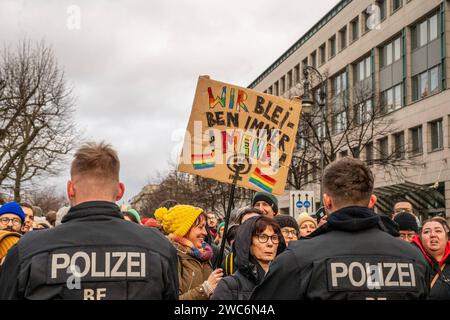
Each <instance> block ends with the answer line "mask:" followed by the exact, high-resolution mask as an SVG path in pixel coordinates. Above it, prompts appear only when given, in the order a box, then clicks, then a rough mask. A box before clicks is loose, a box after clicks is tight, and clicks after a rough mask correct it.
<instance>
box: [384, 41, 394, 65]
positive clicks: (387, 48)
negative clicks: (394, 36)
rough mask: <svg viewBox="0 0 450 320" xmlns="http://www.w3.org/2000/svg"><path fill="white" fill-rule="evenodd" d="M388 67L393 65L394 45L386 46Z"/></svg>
mask: <svg viewBox="0 0 450 320" xmlns="http://www.w3.org/2000/svg"><path fill="white" fill-rule="evenodd" d="M385 61H386V66H388V65H390V64H391V63H392V43H389V44H388V45H387V46H386V60H385Z"/></svg>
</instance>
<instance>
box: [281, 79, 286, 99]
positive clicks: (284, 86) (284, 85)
mask: <svg viewBox="0 0 450 320" xmlns="http://www.w3.org/2000/svg"><path fill="white" fill-rule="evenodd" d="M285 90H286V80H285V77H284V76H283V77H282V78H281V79H280V95H282V94H283V93H284V91H285Z"/></svg>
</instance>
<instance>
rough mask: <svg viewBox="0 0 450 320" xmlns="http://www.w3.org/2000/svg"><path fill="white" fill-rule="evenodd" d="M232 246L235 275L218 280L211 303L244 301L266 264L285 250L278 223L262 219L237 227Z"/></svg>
mask: <svg viewBox="0 0 450 320" xmlns="http://www.w3.org/2000/svg"><path fill="white" fill-rule="evenodd" d="M234 246H235V252H236V261H235V270H236V272H235V273H234V274H233V275H231V276H227V277H225V278H222V280H220V282H219V283H218V285H217V287H216V290H215V291H214V294H213V295H212V296H211V300H248V299H249V298H250V295H251V293H252V291H253V289H254V288H255V287H256V286H257V285H258V284H259V283H261V281H262V280H263V278H264V276H265V274H266V273H267V271H268V270H269V265H270V262H272V261H273V259H274V258H275V256H276V255H278V254H279V253H281V252H282V251H284V249H285V248H286V245H285V244H284V238H283V235H282V234H281V230H280V226H279V225H278V223H276V222H275V221H274V220H273V219H270V218H267V217H264V216H258V217H253V218H250V219H249V220H247V221H246V222H244V223H243V224H242V225H241V226H239V229H238V232H237V235H236V239H235V242H234Z"/></svg>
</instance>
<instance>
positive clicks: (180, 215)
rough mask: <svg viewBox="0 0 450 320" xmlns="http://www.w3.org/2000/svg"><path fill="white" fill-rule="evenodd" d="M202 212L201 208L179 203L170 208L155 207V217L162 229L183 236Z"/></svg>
mask: <svg viewBox="0 0 450 320" xmlns="http://www.w3.org/2000/svg"><path fill="white" fill-rule="evenodd" d="M202 212H203V209H200V208H197V207H193V206H189V205H181V204H180V205H176V206H175V207H172V208H170V209H167V208H164V207H162V208H159V209H157V210H156V211H155V217H156V220H158V222H159V223H161V224H162V226H163V228H164V231H166V232H167V233H173V234H175V235H177V236H179V237H184V236H185V235H186V234H187V233H188V231H189V230H190V229H191V227H192V225H193V224H194V222H195V221H196V220H197V218H198V216H199V215H200V214H201V213H202Z"/></svg>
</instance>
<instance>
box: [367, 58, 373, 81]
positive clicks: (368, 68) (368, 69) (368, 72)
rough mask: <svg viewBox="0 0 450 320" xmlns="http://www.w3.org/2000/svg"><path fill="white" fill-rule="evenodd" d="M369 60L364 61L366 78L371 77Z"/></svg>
mask: <svg viewBox="0 0 450 320" xmlns="http://www.w3.org/2000/svg"><path fill="white" fill-rule="evenodd" d="M371 62H372V61H371V58H370V57H369V58H367V59H366V78H368V77H370V76H371V75H372V63H371Z"/></svg>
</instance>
